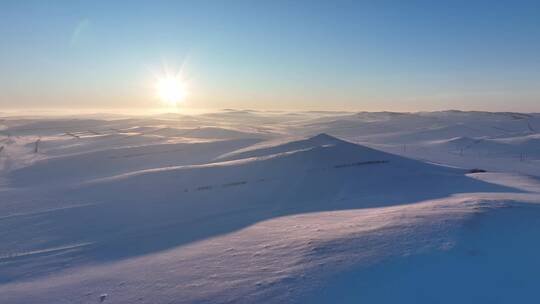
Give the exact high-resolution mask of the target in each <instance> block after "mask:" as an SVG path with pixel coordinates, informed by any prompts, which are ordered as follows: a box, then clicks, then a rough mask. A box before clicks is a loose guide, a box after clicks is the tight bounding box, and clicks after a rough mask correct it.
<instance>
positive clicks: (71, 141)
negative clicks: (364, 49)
mask: <svg viewBox="0 0 540 304" xmlns="http://www.w3.org/2000/svg"><path fill="white" fill-rule="evenodd" d="M472 169H475V170H473V171H471V170H472ZM484 171H486V172H484ZM471 172H480V173H471ZM539 203H540V115H539V114H521V113H489V112H461V111H445V112H421V113H391V112H380V113H367V112H362V113H348V112H296V113H291V112H262V111H251V110H224V111H221V112H217V113H208V114H202V115H191V116H190V115H180V114H162V115H157V116H152V117H124V116H103V117H101V116H100V115H92V116H87V117H78V118H69V119H66V118H61V117H59V118H51V117H48V118H40V117H3V118H2V119H1V120H0V303H2V304H4V303H7V304H11V303H16V304H23V303H24V304H28V303H30V304H31V303H36V304H37V303H39V304H41V303H130V304H131V303H510V302H517V303H531V302H534V301H535V300H536V298H537V291H536V290H537V287H536V286H538V284H540V279H539V278H538V273H540V260H539V259H538V256H539V255H540V240H539V238H538V234H539V233H540V204H539Z"/></svg>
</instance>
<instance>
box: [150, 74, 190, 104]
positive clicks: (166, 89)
mask: <svg viewBox="0 0 540 304" xmlns="http://www.w3.org/2000/svg"><path fill="white" fill-rule="evenodd" d="M156 90H157V94H158V97H159V99H161V101H162V102H164V103H166V104H168V105H171V106H176V105H177V104H178V103H181V102H183V101H184V100H185V98H186V95H187V92H186V87H185V85H184V83H183V82H182V80H181V79H180V78H178V77H165V78H161V79H158V80H157V83H156Z"/></svg>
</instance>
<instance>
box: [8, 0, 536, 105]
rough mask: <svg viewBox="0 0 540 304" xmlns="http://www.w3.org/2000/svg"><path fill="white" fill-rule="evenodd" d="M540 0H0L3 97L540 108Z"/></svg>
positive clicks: (17, 101) (48, 101)
mask: <svg viewBox="0 0 540 304" xmlns="http://www.w3.org/2000/svg"><path fill="white" fill-rule="evenodd" d="M539 38H540V2H539V1H315V0H313V1H292V0H291V1H218V0H216V1H11V0H0V43H1V47H0V111H1V110H2V109H13V108H17V109H49V110H50V109H56V108H63V109H115V108H118V109H142V110H145V109H153V108H160V107H162V106H163V102H162V100H160V98H158V97H157V95H158V94H157V93H156V81H157V80H156V79H159V78H160V77H162V76H163V75H164V74H166V73H167V71H168V73H173V72H175V71H181V73H180V74H181V77H182V79H183V82H184V84H185V88H186V90H187V96H186V98H185V100H184V101H183V102H182V103H180V104H179V105H178V107H177V108H178V109H179V110H180V111H182V110H188V109H221V108H238V109H247V108H249V109H269V110H273V109H283V110H292V109H298V110H365V111H379V110H389V111H423V110H439V109H463V110H488V111H521V112H529V111H530V112H532V111H536V112H540V39H539Z"/></svg>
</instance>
